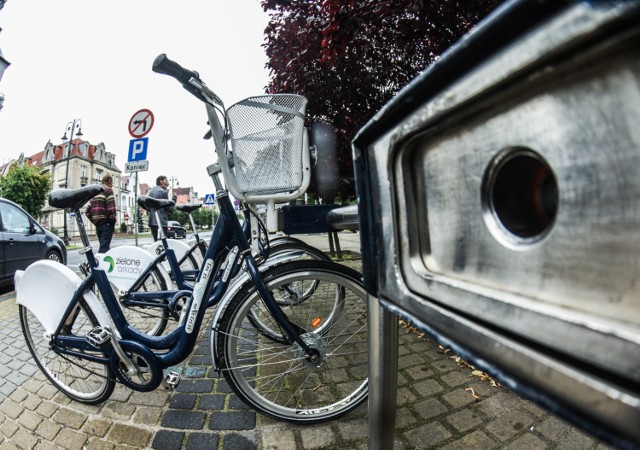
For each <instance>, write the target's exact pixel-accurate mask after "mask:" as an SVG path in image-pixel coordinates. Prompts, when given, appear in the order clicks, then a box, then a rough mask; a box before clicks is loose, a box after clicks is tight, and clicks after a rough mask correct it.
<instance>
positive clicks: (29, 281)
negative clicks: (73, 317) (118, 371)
mask: <svg viewBox="0 0 640 450" xmlns="http://www.w3.org/2000/svg"><path fill="white" fill-rule="evenodd" d="M14 282H15V288H16V303H17V304H19V305H22V306H24V307H26V308H27V309H29V311H31V312H32V313H33V314H34V315H35V316H36V318H37V319H38V320H39V321H40V323H41V324H42V326H43V327H44V328H45V330H46V332H47V333H51V334H53V333H54V332H55V330H56V328H57V327H58V325H60V322H61V321H62V318H63V315H64V313H65V311H66V310H67V308H68V306H69V303H71V299H72V298H73V294H74V293H75V292H76V291H77V290H78V288H79V287H80V284H82V280H81V279H80V277H78V275H76V274H75V273H73V271H72V270H71V269H69V268H68V267H67V266H65V265H63V264H60V263H58V262H54V261H49V260H41V261H36V262H34V263H33V264H31V265H30V266H29V267H27V269H26V270H24V271H22V270H18V271H16V274H15V276H14ZM83 297H84V299H85V301H86V302H87V305H88V306H89V308H91V310H92V312H93V314H94V315H95V316H96V319H98V322H99V323H100V325H102V326H109V327H111V320H110V317H109V315H108V314H107V312H106V311H105V309H104V307H103V306H102V305H101V304H100V302H99V301H98V299H97V298H96V296H95V294H94V293H93V292H91V291H88V292H85V293H84V295H83ZM112 328H113V327H112Z"/></svg>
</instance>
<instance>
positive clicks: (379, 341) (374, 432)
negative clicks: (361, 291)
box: [367, 295, 398, 450]
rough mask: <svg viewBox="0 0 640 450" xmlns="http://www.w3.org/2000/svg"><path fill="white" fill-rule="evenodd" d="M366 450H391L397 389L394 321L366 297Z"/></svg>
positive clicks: (396, 336) (396, 323)
mask: <svg viewBox="0 0 640 450" xmlns="http://www.w3.org/2000/svg"><path fill="white" fill-rule="evenodd" d="M367 297H368V304H369V431H370V435H369V450H383V449H389V448H393V433H394V429H395V424H396V395H397V386H398V317H397V316H396V315H395V314H393V313H391V312H389V311H388V310H386V309H385V308H383V307H382V305H381V304H380V302H379V301H378V299H377V298H376V297H373V296H371V295H368V296H367Z"/></svg>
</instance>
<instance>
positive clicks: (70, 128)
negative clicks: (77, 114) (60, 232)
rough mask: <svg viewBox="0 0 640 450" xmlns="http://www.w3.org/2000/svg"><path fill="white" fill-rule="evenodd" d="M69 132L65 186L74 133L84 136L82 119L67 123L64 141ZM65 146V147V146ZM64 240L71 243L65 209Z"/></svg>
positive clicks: (67, 243) (66, 186) (67, 178)
mask: <svg viewBox="0 0 640 450" xmlns="http://www.w3.org/2000/svg"><path fill="white" fill-rule="evenodd" d="M67 132H68V133H69V144H68V146H67V167H66V169H65V176H64V187H65V188H68V187H69V164H70V163H71V149H72V143H73V135H74V133H75V135H76V137H80V136H82V120H80V119H74V120H73V121H71V122H69V123H68V124H67V128H65V131H64V136H62V142H63V143H64V141H65V140H67ZM63 148H64V147H63ZM62 240H63V241H64V245H69V232H68V229H67V211H66V210H65V211H64V236H63V238H62Z"/></svg>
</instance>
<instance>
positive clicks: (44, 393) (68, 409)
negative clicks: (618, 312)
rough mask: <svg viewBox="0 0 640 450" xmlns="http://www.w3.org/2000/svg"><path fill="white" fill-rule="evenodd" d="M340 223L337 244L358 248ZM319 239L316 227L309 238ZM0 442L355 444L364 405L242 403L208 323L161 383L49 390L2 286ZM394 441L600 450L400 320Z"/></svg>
mask: <svg viewBox="0 0 640 450" xmlns="http://www.w3.org/2000/svg"><path fill="white" fill-rule="evenodd" d="M358 239H359V238H358V235H357V234H352V233H343V234H341V237H340V243H341V247H342V249H343V250H345V249H349V248H358V245H359V242H358ZM309 240H311V241H312V243H313V244H314V245H316V246H319V247H321V248H325V249H326V248H328V240H327V238H326V236H324V237H309ZM0 343H1V344H2V351H0V450H4V449H43V450H44V449H78V450H80V449H87V450H91V449H96V450H98V449H110V450H112V449H141V448H151V449H165V450H170V449H198V450H201V449H217V450H234V449H239V450H240V449H242V450H245V449H261V450H276V449H277V450H294V449H366V448H367V447H368V424H367V409H366V405H363V406H361V407H359V408H358V409H357V410H355V411H352V412H351V413H349V414H348V415H346V416H344V417H342V418H340V419H338V420H335V421H333V422H329V423H324V424H319V425H306V426H298V425H292V424H288V423H283V422H278V421H275V420H272V419H269V418H266V417H264V416H261V415H259V414H256V413H254V412H253V411H252V410H251V409H248V408H247V407H246V406H245V405H244V404H243V403H242V402H241V401H240V400H239V399H238V398H237V396H235V394H233V393H232V392H231V390H230V388H229V386H228V385H227V383H226V382H225V380H224V379H223V378H218V374H217V373H215V371H213V370H212V368H211V360H210V355H209V340H208V330H206V329H205V330H203V332H202V336H201V338H200V340H199V344H198V346H197V348H196V349H195V351H194V353H193V354H192V355H191V356H190V358H189V359H188V360H187V361H186V362H185V363H184V364H182V365H181V366H180V367H178V368H177V369H178V370H181V371H182V373H183V379H182V381H181V383H180V384H179V385H178V388H177V389H176V390H175V391H173V392H168V391H164V390H162V389H158V390H156V391H154V392H151V393H139V392H133V391H131V390H129V389H127V388H124V387H122V386H118V387H116V390H115V392H114V394H113V396H112V397H111V398H110V399H109V400H108V401H106V402H105V403H103V404H101V405H95V406H88V405H83V404H80V403H76V402H73V401H71V400H70V399H68V398H67V397H66V396H64V395H63V394H61V393H59V392H58V391H57V390H56V389H55V388H54V387H53V386H52V385H51V384H50V383H49V382H48V381H47V380H46V379H45V377H44V376H43V375H42V374H41V373H40V371H39V370H38V369H37V367H36V365H35V363H34V362H33V360H32V359H31V355H30V354H29V351H28V349H27V348H26V345H25V343H24V338H23V336H22V332H21V329H20V320H19V317H18V308H17V306H16V304H15V296H14V293H13V292H9V293H6V294H4V295H2V296H0ZM400 343H401V345H400V364H399V368H400V369H399V374H398V398H397V405H398V406H397V407H398V409H397V420H396V431H395V447H394V448H395V449H401V450H402V449H428V448H438V449H447V450H454V449H462V448H464V449H468V448H471V449H490V448H505V449H608V448H610V447H608V446H607V445H605V444H603V443H602V442H600V441H598V440H596V439H594V438H593V437H591V436H589V435H587V434H584V433H583V432H581V431H579V430H577V429H576V428H574V427H572V426H570V425H568V424H567V423H565V422H563V421H562V420H560V419H558V418H556V417H554V416H553V415H550V414H549V413H548V412H546V411H544V410H542V409H540V408H539V407H537V406H535V405H534V404H532V403H531V402H528V401H526V400H523V399H521V398H520V397H518V396H517V395H516V394H514V393H512V392H510V391H509V390H507V389H506V388H504V387H502V386H497V385H495V383H492V380H491V379H490V378H488V377H486V375H484V374H482V373H478V372H474V370H473V368H472V367H469V366H468V364H466V363H465V362H464V361H461V360H460V359H459V358H457V357H456V356H455V355H452V354H451V353H450V352H448V351H447V350H446V349H444V348H442V347H440V346H438V345H437V344H436V343H434V342H432V341H430V340H429V339H427V338H426V337H425V336H423V335H421V334H420V333H416V332H415V331H413V330H411V329H409V328H408V327H406V326H405V327H401V329H400Z"/></svg>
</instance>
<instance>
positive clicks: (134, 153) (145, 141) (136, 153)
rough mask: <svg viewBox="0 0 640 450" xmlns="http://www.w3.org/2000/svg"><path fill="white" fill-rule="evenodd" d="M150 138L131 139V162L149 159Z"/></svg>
mask: <svg viewBox="0 0 640 450" xmlns="http://www.w3.org/2000/svg"><path fill="white" fill-rule="evenodd" d="M148 147H149V138H146V137H145V138H140V139H131V140H130V141H129V155H128V156H129V159H128V161H129V162H134V161H144V160H146V159H147V148H148Z"/></svg>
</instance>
